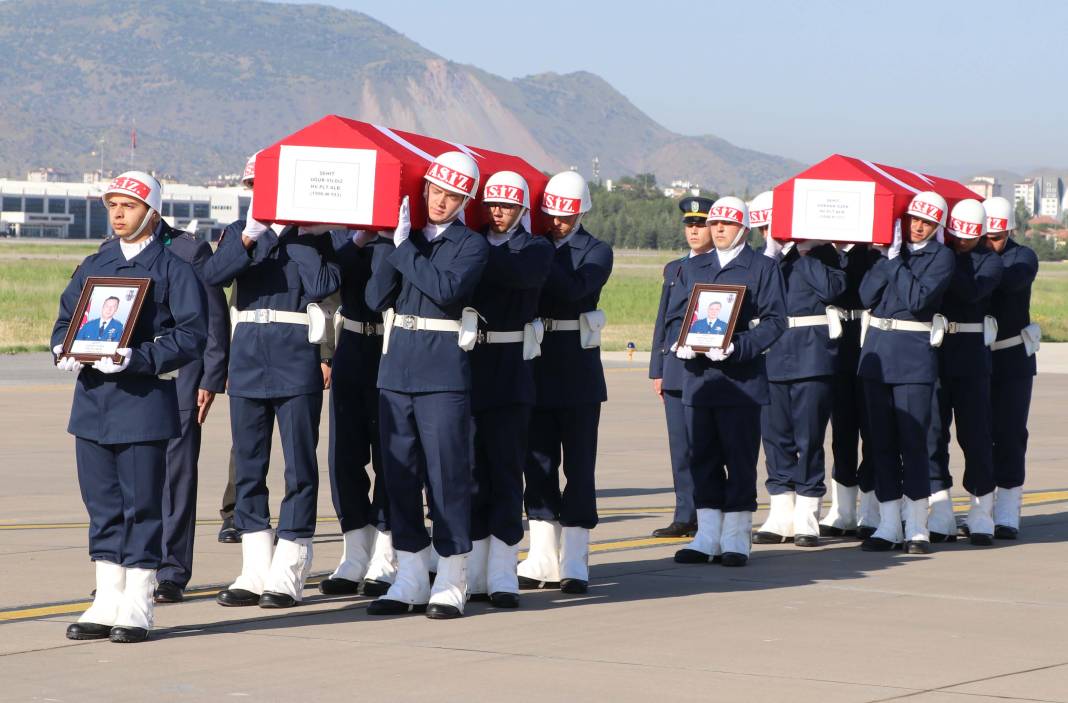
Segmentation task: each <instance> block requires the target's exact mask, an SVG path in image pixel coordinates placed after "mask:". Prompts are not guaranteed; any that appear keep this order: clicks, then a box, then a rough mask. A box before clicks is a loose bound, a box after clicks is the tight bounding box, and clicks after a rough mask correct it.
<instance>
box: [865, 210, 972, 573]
mask: <svg viewBox="0 0 1068 703" xmlns="http://www.w3.org/2000/svg"><path fill="white" fill-rule="evenodd" d="M947 210H948V207H947V205H946V201H945V199H944V198H943V197H942V196H941V195H939V194H938V193H934V192H931V191H925V192H922V193H919V194H918V195H916V197H914V198H913V199H912V202H911V203H910V204H909V207H908V212H907V216H906V221H905V223H904V227H902V223H901V222H900V221H899V222H898V223H897V224H896V225H895V227H894V238H893V242H892V243H891V244H890V246H889V247H880V249H879V251H880V252H881V253H883V254H885V257H886V258H883V259H880V260H879V261H878V262H876V264H875V265H874V266H873V267H872V269H871V270H870V271H869V272H868V274H867V275H866V276H865V277H864V281H863V282H862V283H861V286H860V297H861V302H862V303H863V304H864V305H866V306H868V307H870V308H871V316H870V318H866V320H865V322H867V323H868V325H867V327H866V328H865V329H863V330H862V334H861V336H862V338H863V340H864V341H863V346H862V347H861V352H860V365H859V370H858V373H859V375H860V376H861V378H863V379H864V399H865V403H866V408H867V420H868V423H869V425H868V435H869V439H870V440H871V445H872V452H871V457H872V461H873V462H874V464H875V466H874V469H875V493H876V496H877V497H878V498H879V527H878V529H876V530H875V533H874V534H872V536H871V537H868V538H867V539H865V540H864V542H862V543H861V547H862V548H863V549H864V550H865V551H874V552H885V551H890V550H891V549H894V548H895V547H896V546H897V545H900V544H901V543H902V542H904V543H905V550H906V552H907V553H909V554H927V553H929V552H930V551H931V545H930V538H929V536H928V533H927V506H928V500H927V499H928V496H929V495H930V492H931V484H930V480H929V471H928V459H927V443H926V436H927V428H928V425H930V423H931V397H932V396H931V394H932V393H933V392H934V383H935V380H936V379H937V378H938V358H937V356H936V354H935V350H934V346H932V344H938V343H939V340H938V339H937V338H936V337H935V336H932V325H931V320H932V318H933V317H934V315H935V312H936V311H937V310H938V308H939V307H940V306H941V304H942V296H943V295H944V294H945V291H946V289H947V288H949V284H950V282H951V280H952V278H953V269H954V260H953V253H952V252H951V251H950V250H949V249H947V248H946V247H945V246H943V245H942V243H941V242H940V241H938V238H937V235H939V234H940V232H941V229H942V227H943V226H944V225H945V222H946V215H947ZM902 229H904V230H905V235H904V237H903V235H902ZM905 238H907V239H906V240H905V241H903V239H905ZM902 495H904V501H902V500H901V498H902ZM902 502H904V511H902ZM902 512H904V516H902ZM902 518H904V525H905V531H904V534H902Z"/></svg>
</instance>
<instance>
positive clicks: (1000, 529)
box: [994, 525, 1020, 539]
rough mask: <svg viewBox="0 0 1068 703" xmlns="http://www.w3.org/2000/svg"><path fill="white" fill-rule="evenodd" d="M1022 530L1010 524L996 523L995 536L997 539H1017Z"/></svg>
mask: <svg viewBox="0 0 1068 703" xmlns="http://www.w3.org/2000/svg"><path fill="white" fill-rule="evenodd" d="M1019 535H1020V531H1019V530H1017V529H1016V528H1015V527H1009V526H1008V525H994V537H995V538H996V539H1016V538H1017V537H1018V536H1019Z"/></svg>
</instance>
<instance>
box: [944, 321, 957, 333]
mask: <svg viewBox="0 0 1068 703" xmlns="http://www.w3.org/2000/svg"><path fill="white" fill-rule="evenodd" d="M958 331H959V330H958V327H957V323H956V322H950V323H949V325H948V326H947V327H946V332H948V333H949V334H957V332H958Z"/></svg>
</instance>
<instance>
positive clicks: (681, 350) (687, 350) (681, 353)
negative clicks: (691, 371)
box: [675, 346, 697, 360]
mask: <svg viewBox="0 0 1068 703" xmlns="http://www.w3.org/2000/svg"><path fill="white" fill-rule="evenodd" d="M675 356H677V357H679V358H680V359H684V360H685V359H696V358H697V352H695V351H694V350H693V347H686V346H682V347H676V349H675Z"/></svg>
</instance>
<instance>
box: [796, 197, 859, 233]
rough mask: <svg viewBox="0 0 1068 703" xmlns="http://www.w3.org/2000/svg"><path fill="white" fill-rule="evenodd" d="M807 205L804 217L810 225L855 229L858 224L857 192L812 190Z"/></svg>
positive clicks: (834, 228)
mask: <svg viewBox="0 0 1068 703" xmlns="http://www.w3.org/2000/svg"><path fill="white" fill-rule="evenodd" d="M807 205H808V212H806V213H805V215H806V217H805V219H806V220H807V221H808V223H809V224H810V225H816V224H817V223H818V226H821V227H825V228H827V229H829V230H855V229H856V228H857V226H858V225H859V224H860V223H859V219H858V218H859V217H860V208H861V204H860V194H859V193H848V192H840V191H827V190H823V191H820V190H812V191H809V193H808V202H807Z"/></svg>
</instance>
